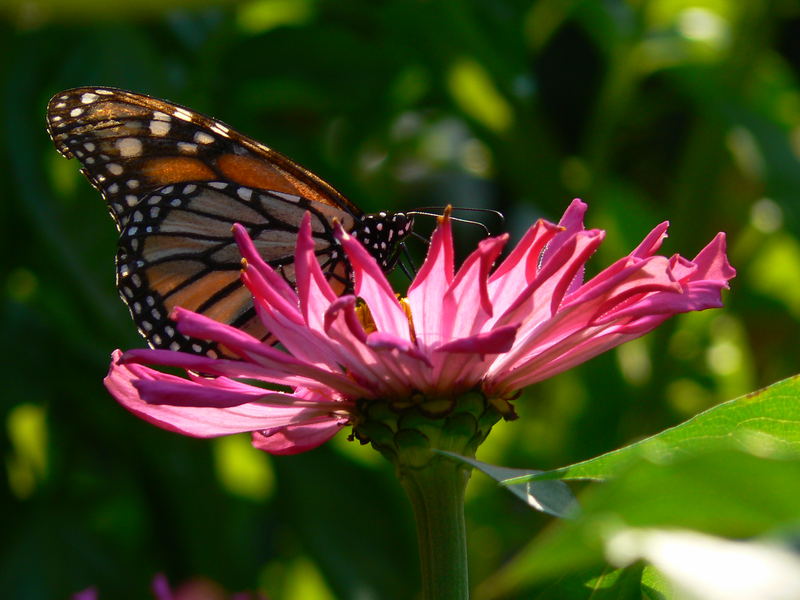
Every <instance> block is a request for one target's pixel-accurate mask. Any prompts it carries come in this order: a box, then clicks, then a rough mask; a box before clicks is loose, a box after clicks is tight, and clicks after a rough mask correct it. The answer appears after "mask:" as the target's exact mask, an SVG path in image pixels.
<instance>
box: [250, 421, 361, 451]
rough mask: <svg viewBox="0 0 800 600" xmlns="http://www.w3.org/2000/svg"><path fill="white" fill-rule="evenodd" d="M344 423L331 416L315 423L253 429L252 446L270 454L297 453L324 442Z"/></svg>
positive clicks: (345, 422)
mask: <svg viewBox="0 0 800 600" xmlns="http://www.w3.org/2000/svg"><path fill="white" fill-rule="evenodd" d="M345 425H347V421H346V420H345V419H342V418H333V417H331V418H328V419H323V420H320V421H318V422H316V423H309V424H304V425H288V426H286V427H279V428H276V429H272V430H268V431H255V432H253V446H255V447H256V448H258V449H259V450H264V451H265V452H269V453H270V454H278V455H289V454H299V453H300V452H306V451H307V450H313V449H314V448H316V447H317V446H320V445H322V444H324V443H325V442H327V441H328V440H329V439H331V438H332V437H333V436H334V435H336V434H337V433H338V432H339V430H340V429H341V428H342V427H344V426H345Z"/></svg>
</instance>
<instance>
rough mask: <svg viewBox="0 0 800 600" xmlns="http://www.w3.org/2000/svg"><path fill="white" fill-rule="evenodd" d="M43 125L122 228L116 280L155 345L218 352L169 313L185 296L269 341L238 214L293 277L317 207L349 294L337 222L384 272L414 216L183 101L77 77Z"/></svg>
mask: <svg viewBox="0 0 800 600" xmlns="http://www.w3.org/2000/svg"><path fill="white" fill-rule="evenodd" d="M47 128H48V133H49V134H50V137H51V138H52V140H53V143H54V144H55V145H56V148H57V149H58V151H59V152H60V153H61V154H62V155H64V156H65V157H67V158H72V157H75V158H77V159H78V160H79V161H80V162H81V164H82V166H83V168H82V169H81V172H82V173H83V174H84V175H85V176H86V177H87V179H88V180H89V182H90V183H91V184H92V185H93V186H94V187H95V188H97V189H98V190H99V191H100V194H101V195H102V196H103V198H104V199H105V201H106V204H107V206H108V209H109V212H110V213H111V216H112V218H113V219H114V222H115V223H116V226H117V229H118V231H119V232H120V237H119V247H118V250H117V256H116V271H117V289H118V290H119V293H120V296H121V297H122V299H123V300H124V302H125V303H126V304H127V306H128V309H129V310H130V313H131V316H132V317H133V320H134V322H135V323H136V325H137V327H138V328H139V331H140V333H141V334H142V335H143V336H144V337H145V339H146V340H147V342H148V343H149V344H150V346H152V347H154V348H168V349H171V350H183V351H187V352H193V353H196V354H206V355H209V356H217V355H219V354H220V353H224V350H223V349H220V348H218V347H216V346H215V345H214V344H212V343H209V342H206V341H203V340H197V339H193V338H188V337H186V336H184V335H182V334H181V333H179V332H177V331H176V330H175V328H174V325H173V323H172V322H171V321H170V320H169V314H170V312H171V310H172V308H173V307H175V306H182V307H184V308H187V309H190V310H194V311H196V312H199V313H202V314H205V315H207V316H209V317H211V318H213V319H215V320H217V321H222V322H225V323H229V324H232V325H234V326H236V327H239V328H241V329H243V330H245V331H247V332H249V333H250V334H252V335H255V336H257V337H259V338H261V339H268V337H269V334H268V332H266V331H265V330H264V327H263V326H262V325H261V323H260V321H259V319H258V317H257V316H256V314H255V310H254V308H253V304H252V300H251V298H250V294H249V293H248V291H247V289H246V288H244V286H243V285H242V284H241V282H240V280H239V270H240V267H241V265H240V258H239V252H238V250H237V248H236V245H235V243H234V241H233V236H232V234H231V226H232V225H233V223H237V222H238V223H241V224H242V225H244V226H245V227H246V228H247V229H248V232H249V234H250V237H251V238H252V239H253V241H254V243H255V245H256V247H257V248H258V249H259V252H260V253H261V255H262V256H263V258H264V260H265V261H267V262H268V263H269V264H270V265H271V266H272V267H273V268H275V269H277V270H278V271H279V272H280V273H282V275H283V276H284V277H285V278H286V280H287V281H288V282H289V283H291V284H292V285H294V282H295V281H294V265H293V261H294V246H295V239H296V235H297V232H298V227H299V224H300V222H301V219H302V217H303V215H304V214H305V213H306V211H308V212H309V213H310V214H311V222H312V230H313V236H314V240H315V246H316V254H317V257H318V260H319V262H320V265H321V267H322V269H323V272H324V273H325V275H326V277H327V278H328V280H329V282H331V284H332V285H333V287H334V289H336V290H337V291H338V292H341V291H343V290H345V289H346V288H348V286H349V285H350V272H349V266H348V264H347V262H346V261H345V260H344V256H343V253H342V252H341V250H340V248H339V246H338V244H337V242H336V240H335V238H334V237H333V221H334V219H337V220H338V221H339V222H340V223H341V224H342V226H343V227H344V229H345V230H346V231H348V232H349V233H351V234H352V235H354V236H355V237H357V238H358V239H359V240H360V241H361V243H362V244H364V246H365V247H366V248H367V249H368V250H369V251H370V252H371V253H372V255H373V256H374V257H375V259H376V260H377V261H378V263H379V264H380V265H381V266H382V268H384V269H385V270H389V269H391V267H392V266H393V265H394V263H395V262H396V260H397V255H398V250H399V249H400V248H401V247H402V243H403V240H404V239H405V238H406V237H407V236H408V235H409V234H410V233H411V230H412V226H413V219H412V217H411V216H410V215H406V214H403V213H385V212H381V213H378V214H364V213H363V212H362V211H361V210H360V209H359V208H358V207H357V206H355V205H354V204H353V203H351V202H350V201H348V200H347V199H346V198H345V197H344V196H342V194H340V193H339V192H338V191H336V190H335V189H334V188H333V187H332V186H330V185H329V184H327V183H326V182H324V181H323V180H322V179H320V178H319V177H317V176H316V175H314V174H313V173H311V172H310V171H308V170H307V169H305V168H303V167H301V166H300V165H298V164H297V163H295V162H293V161H291V160H290V159H288V158H286V157H285V156H283V155H282V154H279V153H278V152H276V151H274V150H272V149H270V148H267V147H266V146H264V145H263V144H260V143H259V142H257V141H255V140H252V139H250V138H248V137H246V136H244V135H242V134H240V133H237V132H236V131H234V130H233V129H231V128H230V127H228V126H227V125H225V124H223V123H221V122H219V121H217V120H215V119H212V118H209V117H206V116H203V115H201V114H199V113H196V112H194V111H192V110H189V109H188V108H185V107H183V106H180V105H177V104H172V103H170V102H166V101H164V100H159V99H156V98H152V97H149V96H146V95H143V94H136V93H133V92H128V91H125V90H120V89H115V88H104V87H81V88H75V89H71V90H66V91H63V92H61V93H59V94H56V95H55V96H54V97H53V98H52V99H51V100H50V102H49V103H48V106H47Z"/></svg>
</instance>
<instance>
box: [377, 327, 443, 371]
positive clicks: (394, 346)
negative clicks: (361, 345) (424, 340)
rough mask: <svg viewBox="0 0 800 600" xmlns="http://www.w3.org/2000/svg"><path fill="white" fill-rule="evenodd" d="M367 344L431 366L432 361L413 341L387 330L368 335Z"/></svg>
mask: <svg viewBox="0 0 800 600" xmlns="http://www.w3.org/2000/svg"><path fill="white" fill-rule="evenodd" d="M367 346H369V347H370V348H372V349H373V350H393V351H395V352H398V353H399V354H403V355H405V356H407V357H409V358H412V359H414V360H418V361H421V362H423V363H425V364H426V365H428V366H429V367H430V366H431V361H430V360H429V359H428V357H427V356H426V355H425V354H424V353H423V352H421V351H420V350H419V349H418V348H417V347H416V346H415V345H414V343H413V342H410V341H409V340H407V339H405V338H401V337H397V336H396V335H392V334H391V333H386V332H385V331H375V332H373V333H370V334H369V335H368V336H367Z"/></svg>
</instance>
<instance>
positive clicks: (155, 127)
mask: <svg viewBox="0 0 800 600" xmlns="http://www.w3.org/2000/svg"><path fill="white" fill-rule="evenodd" d="M162 114H163V113H162ZM164 116H165V117H169V115H164ZM170 127H171V125H170V124H169V122H167V121H158V120H154V121H150V133H152V134H153V135H155V136H158V137H163V136H165V135H167V134H168V133H169V128H170Z"/></svg>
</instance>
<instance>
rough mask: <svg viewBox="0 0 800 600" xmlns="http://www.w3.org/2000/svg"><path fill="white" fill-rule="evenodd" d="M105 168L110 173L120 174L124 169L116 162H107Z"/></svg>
mask: <svg viewBox="0 0 800 600" xmlns="http://www.w3.org/2000/svg"><path fill="white" fill-rule="evenodd" d="M106 169H107V170H108V172H109V173H111V174H112V175H122V172H123V171H124V169H123V168H122V165H120V164H117V163H108V164H107V165H106Z"/></svg>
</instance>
